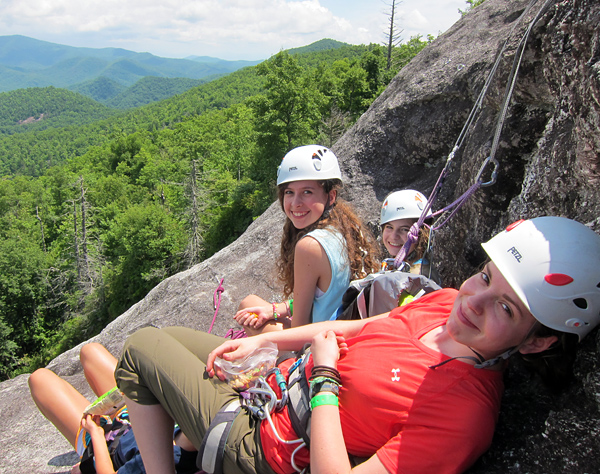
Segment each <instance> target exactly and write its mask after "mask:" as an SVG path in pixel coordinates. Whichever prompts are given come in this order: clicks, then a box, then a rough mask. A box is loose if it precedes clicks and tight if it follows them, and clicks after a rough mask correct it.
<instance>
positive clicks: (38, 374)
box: [27, 369, 58, 395]
mask: <svg viewBox="0 0 600 474" xmlns="http://www.w3.org/2000/svg"><path fill="white" fill-rule="evenodd" d="M56 377H58V376H57V375H56V374H55V373H54V372H52V371H51V370H48V369H37V370H36V371H35V372H34V373H32V374H31V375H30V376H29V379H28V380H27V384H28V385H29V391H30V392H31V394H32V395H34V392H36V391H38V390H41V389H44V388H48V385H49V384H50V383H51V381H52V380H53V379H54V378H56Z"/></svg>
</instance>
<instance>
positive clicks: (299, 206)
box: [283, 180, 336, 229]
mask: <svg viewBox="0 0 600 474" xmlns="http://www.w3.org/2000/svg"><path fill="white" fill-rule="evenodd" d="M335 197H336V191H335V190H333V191H330V192H329V194H328V193H326V192H325V190H324V189H323V187H322V186H321V185H320V184H319V182H318V181H313V180H307V181H294V182H291V183H288V184H287V188H286V189H285V191H284V193H283V211H284V212H285V215H286V216H287V217H288V218H289V219H290V220H291V221H292V224H293V225H294V227H295V228H296V229H304V228H305V227H308V226H309V225H311V224H314V223H315V222H317V220H319V218H320V217H321V216H322V215H323V212H324V211H325V207H326V206H327V201H328V200H329V201H330V204H332V203H333V202H334V201H335Z"/></svg>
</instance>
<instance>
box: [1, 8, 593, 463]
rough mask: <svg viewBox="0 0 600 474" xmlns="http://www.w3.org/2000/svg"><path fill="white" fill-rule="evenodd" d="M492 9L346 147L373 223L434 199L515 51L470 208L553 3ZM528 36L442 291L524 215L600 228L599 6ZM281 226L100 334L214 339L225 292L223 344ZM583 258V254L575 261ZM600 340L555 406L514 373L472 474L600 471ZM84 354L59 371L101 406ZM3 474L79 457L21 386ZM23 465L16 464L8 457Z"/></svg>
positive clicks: (368, 116)
mask: <svg viewBox="0 0 600 474" xmlns="http://www.w3.org/2000/svg"><path fill="white" fill-rule="evenodd" d="M534 3H535V4H534V5H533V7H532V9H531V11H529V12H528V14H527V16H526V18H524V19H521V20H520V21H517V20H518V19H519V17H520V15H521V13H522V12H523V11H524V10H525V9H526V7H527V6H528V5H529V0H510V1H509V0H487V1H486V2H485V3H484V4H483V5H482V6H480V7H478V8H476V9H475V10H473V11H472V12H471V13H469V14H468V15H467V16H466V17H464V18H463V19H461V20H460V21H459V22H457V23H456V24H455V25H454V26H453V27H452V28H451V29H450V30H449V31H447V32H446V33H444V34H443V35H442V36H440V37H439V38H438V39H437V40H436V41H434V42H433V43H432V44H431V45H430V46H429V47H427V48H426V49H425V50H423V51H422V52H421V53H420V54H419V55H418V56H417V57H416V58H415V59H414V60H413V61H412V62H411V63H410V64H409V65H408V66H407V67H406V68H404V69H403V70H402V71H401V72H400V74H399V75H398V76H397V77H396V78H395V79H394V81H393V82H392V83H391V84H390V86H389V87H388V88H387V90H386V91H385V92H384V94H382V96H381V97H379V98H378V99H377V100H376V101H375V102H374V103H373V105H372V107H371V108H370V109H369V110H368V111H367V112H366V113H365V114H364V115H363V116H362V117H361V118H360V120H359V121H358V122H357V123H356V125H355V126H354V127H353V128H352V129H351V130H349V131H348V133H346V134H345V135H344V137H342V139H341V140H340V141H339V142H338V143H337V144H336V146H335V148H334V151H335V152H336V153H337V154H338V156H339V157H340V158H341V160H342V161H343V163H342V167H343V172H344V174H345V176H346V178H347V180H346V182H348V183H349V184H348V185H347V186H346V191H345V192H346V198H347V199H348V200H349V201H351V202H352V204H353V205H354V206H355V207H356V208H357V209H358V210H359V212H360V214H361V215H362V216H363V217H364V218H365V220H368V221H370V222H371V223H372V224H375V223H376V219H377V216H378V212H379V206H380V203H381V201H382V200H383V198H384V197H385V195H386V194H387V193H388V192H390V191H392V190H396V189H402V188H405V187H413V188H416V189H420V190H421V191H423V192H425V193H426V194H427V193H429V192H430V191H431V190H432V188H433V187H434V184H435V182H436V180H437V177H438V175H439V173H440V171H441V169H442V168H443V166H444V163H445V161H446V157H447V156H448V154H449V152H450V150H451V149H452V148H453V146H454V144H455V142H456V140H457V137H458V136H459V133H460V131H461V129H462V127H463V125H464V123H465V121H466V119H467V117H468V115H469V112H470V110H471V108H472V106H473V104H474V102H475V101H476V99H477V97H478V95H479V92H480V90H481V87H482V85H483V84H484V81H485V78H486V77H487V75H488V73H489V71H490V69H491V66H492V64H493V62H494V60H495V57H496V55H497V54H498V52H499V51H500V49H501V47H502V45H503V43H504V42H505V40H506V39H507V38H508V41H507V47H506V49H505V51H504V53H503V56H502V60H501V62H500V65H499V68H498V70H497V72H496V75H495V78H494V80H493V81H492V83H491V85H490V88H489V91H488V94H487V96H486V98H485V100H484V102H483V105H482V107H481V110H480V112H479V113H478V118H477V120H476V121H475V123H474V124H473V126H472V127H471V128H470V129H469V130H468V131H467V133H466V135H465V140H464V142H463V143H462V146H461V147H460V149H459V150H458V152H457V154H456V156H455V158H454V160H453V162H454V164H453V167H452V169H451V171H450V173H449V174H448V176H447V178H446V180H445V182H444V184H443V187H442V190H441V193H440V196H439V198H438V201H436V203H435V206H434V209H441V208H442V207H444V206H446V205H447V204H449V203H450V202H452V201H453V200H454V199H456V198H457V197H458V196H460V195H461V194H462V193H463V192H464V191H465V190H466V189H467V188H468V187H469V186H470V185H471V184H472V183H473V182H474V180H475V177H476V175H477V171H478V170H479V167H480V165H481V163H482V161H483V159H485V157H487V156H488V155H489V153H490V148H491V144H492V139H493V136H494V128H495V125H496V122H497V120H498V115H499V112H500V109H501V105H502V101H503V97H504V93H505V86H506V82H507V77H508V76H509V73H510V71H511V68H512V64H513V58H514V55H515V50H516V47H517V45H518V43H519V41H520V39H521V37H522V35H523V33H524V31H525V29H526V27H527V25H528V20H530V19H531V18H532V17H533V16H534V15H535V13H537V11H538V10H539V9H540V8H541V7H542V5H543V4H544V0H538V1H537V2H534ZM546 3H548V9H547V11H546V12H545V13H544V14H543V15H542V17H541V18H540V20H539V21H538V22H537V23H536V24H535V26H534V27H533V29H532V33H531V37H530V39H529V41H528V43H527V47H526V49H525V52H524V55H523V62H522V66H521V69H520V72H519V76H518V79H517V82H516V87H515V89H514V94H513V100H512V105H511V107H510V109H509V112H508V114H507V116H506V121H505V124H504V128H503V132H502V135H501V139H500V142H499V147H498V152H497V154H496V158H497V160H498V162H499V169H498V171H499V175H498V180H497V182H496V184H494V185H493V186H489V187H486V188H483V189H481V190H479V191H478V192H477V193H476V194H475V195H474V196H472V197H471V198H470V199H469V200H468V201H467V203H466V204H465V205H464V207H463V208H462V209H461V210H459V211H458V213H457V214H456V215H455V216H454V217H453V218H452V219H450V221H449V222H448V223H447V224H446V225H445V226H444V227H442V228H441V230H439V231H438V232H437V234H436V240H435V256H436V263H437V265H438V268H439V269H440V272H441V274H442V277H443V278H444V283H445V284H446V285H447V286H457V285H458V284H459V283H460V282H461V281H462V280H463V279H464V278H465V277H466V276H468V275H469V274H470V273H471V272H473V270H474V268H475V267H476V265H478V264H479V263H480V262H481V261H482V260H483V253H482V250H481V248H480V246H479V243H480V242H482V241H484V240H487V239H488V238H489V237H490V236H491V235H493V234H494V233H495V232H497V231H498V230H500V229H501V228H503V227H504V226H506V225H507V224H509V223H510V222H512V221H514V220H516V219H518V218H527V217H535V216H538V215H562V216H567V217H571V218H574V219H577V220H579V221H581V222H583V223H586V224H588V225H589V226H590V227H591V228H592V229H594V230H596V231H599V230H600V218H599V217H598V216H599V215H600V212H599V211H600V195H599V194H598V192H597V191H596V189H597V186H598V179H599V172H598V163H599V160H600V62H599V61H600V33H599V30H598V26H597V25H598V24H600V4H599V3H598V2H597V0H563V1H560V0H548V2H546ZM282 223H283V216H282V213H281V211H280V210H279V208H278V206H277V205H273V206H271V208H270V209H269V210H268V211H267V212H266V213H265V214H264V215H263V216H261V217H260V218H259V219H257V220H256V221H255V222H254V223H253V224H252V225H251V226H250V228H249V229H248V230H247V231H246V233H245V234H244V235H243V236H242V237H240V239H238V241H236V242H235V243H233V244H232V245H230V246H229V247H227V248H226V249H223V250H222V251H221V252H219V253H218V254H216V255H215V256H213V257H212V258H210V259H209V260H207V261H205V262H203V263H202V264H199V265H197V266H196V267H194V268H192V269H190V270H188V271H186V272H183V273H180V274H178V275H175V276H173V277H171V278H169V279H167V280H165V281H164V282H162V283H161V284H159V285H158V286H157V287H156V288H155V289H154V290H152V291H151V292H150V293H149V294H148V296H147V297H146V298H145V299H144V300H143V301H141V302H140V303H138V304H136V305H135V306H133V307H132V308H130V309H129V310H128V311H127V312H126V313H125V314H123V315H122V316H121V317H119V318H118V319H117V320H115V321H114V322H113V323H111V324H110V325H109V326H108V327H106V328H105V330H104V331H103V332H102V333H101V334H100V335H98V336H97V337H95V338H94V340H95V341H98V342H101V343H103V344H104V345H105V346H107V347H108V348H109V350H110V351H111V352H112V353H113V354H115V355H118V354H119V352H120V348H121V347H122V344H123V341H124V339H125V338H126V337H127V336H128V335H129V334H131V333H132V332H134V331H135V330H136V329H138V328H140V327H143V326H147V325H155V326H159V327H164V326H169V325H183V326H190V327H194V328H197V329H201V330H208V329H209V327H210V326H211V322H212V319H213V314H214V307H213V292H214V291H215V289H216V287H217V284H218V279H220V278H224V287H225V292H224V293H223V299H222V303H221V307H220V311H219V315H218V316H217V318H216V321H215V324H214V327H213V329H212V332H213V333H215V334H220V335H224V334H225V333H226V331H227V330H228V329H229V328H230V327H233V326H234V324H233V323H232V320H231V316H232V315H233V313H234V311H235V308H236V306H237V304H238V302H239V300H240V299H241V298H242V297H243V296H245V295H247V294H249V293H257V294H260V295H261V296H263V297H265V298H266V299H276V298H277V297H278V296H279V291H280V286H279V284H278V282H277V280H276V277H275V274H274V258H275V257H274V256H275V255H276V254H277V252H278V242H279V239H280V234H279V232H278V231H274V229H281V227H282ZM573 252H577V249H573ZM598 342H599V340H598V336H597V334H596V332H594V333H592V334H591V335H590V336H588V338H587V339H586V340H585V341H584V342H583V343H582V344H581V346H582V347H581V351H580V356H579V357H578V360H577V363H576V380H575V381H574V383H573V384H572V386H571V387H570V388H569V389H568V390H567V391H566V392H563V393H561V394H551V393H549V392H548V391H547V390H545V389H544V388H543V387H541V386H540V385H539V384H538V382H537V381H536V380H535V379H532V378H531V377H530V376H529V375H528V374H527V373H526V372H525V371H524V370H523V369H522V368H521V367H520V366H519V364H518V363H517V364H514V366H513V367H512V369H511V370H510V372H509V373H508V374H507V380H506V383H507V390H506V394H505V397H504V401H503V408H502V413H501V415H500V421H499V424H498V429H497V433H496V437H495V440H494V443H493V446H492V448H491V449H490V451H489V452H488V453H486V454H485V455H484V456H483V457H482V458H481V459H480V460H479V461H478V462H477V464H476V465H475V466H473V468H472V469H471V470H470V471H469V472H471V473H532V472H533V473H542V472H544V473H564V472H573V473H574V472H577V473H584V472H599V471H600V461H598V460H597V459H598V456H597V455H596V453H597V452H598V448H600V441H599V440H600V437H599V436H598V432H599V431H600V414H599V404H600V396H599V395H598V394H599V393H600V372H599V370H598V366H599V360H598V350H599V348H598ZM78 352H79V351H78V348H75V349H72V350H70V351H68V352H66V353H64V354H62V355H61V356H59V357H58V358H56V359H55V360H53V361H52V362H51V363H50V365H49V366H48V367H49V368H50V369H51V370H53V371H55V372H57V373H58V374H59V375H61V376H63V377H65V378H66V379H67V380H69V381H70V382H71V383H73V384H74V385H75V386H76V387H77V388H78V389H80V390H82V391H84V393H86V394H87V395H91V392H90V390H89V389H88V388H87V384H86V383H85V380H84V378H83V376H82V373H81V368H80V366H79V364H78ZM0 433H1V438H2V442H3V447H2V451H3V453H5V454H4V455H3V456H2V459H0V472H2V473H7V474H9V473H32V472H36V473H58V472H68V471H69V467H68V466H70V465H71V464H73V463H75V462H76V458H75V457H74V454H73V452H72V449H71V447H70V445H69V444H68V443H67V442H66V441H64V440H63V439H62V437H61V436H60V435H59V433H58V432H57V431H56V430H55V429H54V428H53V427H52V425H51V424H50V423H49V422H47V421H46V420H45V419H44V418H43V417H42V416H41V415H40V414H39V413H38V411H37V410H36V407H35V406H34V404H33V403H32V401H31V399H30V397H29V392H28V389H27V376H26V375H22V376H20V377H17V378H15V379H12V380H9V381H6V382H3V383H2V384H0ZM8 453H11V454H10V455H7V454H8Z"/></svg>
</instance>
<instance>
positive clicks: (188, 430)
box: [115, 327, 273, 474]
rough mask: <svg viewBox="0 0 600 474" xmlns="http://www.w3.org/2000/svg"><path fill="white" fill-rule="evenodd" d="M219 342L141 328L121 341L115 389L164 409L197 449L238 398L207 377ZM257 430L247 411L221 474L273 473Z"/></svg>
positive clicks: (186, 332) (175, 330)
mask: <svg viewBox="0 0 600 474" xmlns="http://www.w3.org/2000/svg"><path fill="white" fill-rule="evenodd" d="M223 341H224V339H223V338H220V337H217V336H213V335H211V334H206V333H203V332H200V331H194V330H193V329H188V328H181V327H171V328H165V329H157V328H154V327H147V328H144V329H140V330H139V331H137V332H136V333H134V334H133V335H131V336H130V337H129V338H128V339H127V341H126V342H125V347H124V349H123V354H122V356H121V359H120V360H119V363H118V365H117V369H116V371H115V378H116V379H117V385H118V387H119V388H120V389H121V391H122V392H123V393H125V395H126V396H127V397H128V398H130V399H131V400H134V401H135V402H137V403H139V404H141V405H156V404H160V405H162V407H163V408H164V409H165V410H166V411H167V413H169V415H171V417H172V418H173V419H174V420H175V422H176V423H177V424H178V425H179V426H180V427H181V429H182V431H183V432H184V433H185V435H186V436H187V437H188V438H189V440H190V441H191V442H192V443H193V444H194V446H195V447H196V448H199V447H200V445H201V443H202V438H203V437H204V434H205V433H206V430H207V429H208V426H209V425H210V422H211V420H212V419H213V418H214V417H215V415H216V414H217V413H218V412H219V410H220V409H221V408H222V407H223V406H224V405H226V404H227V403H228V402H230V401H232V400H234V399H236V398H237V397H238V394H237V392H235V391H234V390H233V389H232V388H231V387H230V386H229V385H228V384H226V383H224V382H221V381H220V380H218V379H217V378H216V377H215V378H212V379H211V378H209V377H208V375H207V374H206V364H205V362H206V360H207V357H208V354H209V353H210V351H212V350H213V349H214V348H215V347H217V346H218V345H219V344H221V343H222V342H223ZM259 427H260V422H259V421H258V420H256V419H254V418H252V417H251V416H250V415H249V414H248V413H247V412H246V411H245V410H242V411H241V412H240V413H239V415H238V416H237V417H236V419H235V421H234V422H233V425H232V427H231V431H230V432H229V437H228V439H227V446H226V448H225V457H224V459H223V472H224V473H225V474H237V473H240V474H242V473H243V474H250V473H261V474H262V473H266V474H273V470H272V469H271V467H270V466H269V464H268V462H267V461H266V459H265V457H264V454H263V451H262V447H261V442H260V430H259ZM134 428H135V427H134Z"/></svg>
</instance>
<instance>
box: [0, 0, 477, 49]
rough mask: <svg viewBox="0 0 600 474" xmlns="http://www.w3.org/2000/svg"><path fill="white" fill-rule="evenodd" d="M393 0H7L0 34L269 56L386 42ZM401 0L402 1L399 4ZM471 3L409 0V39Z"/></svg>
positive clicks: (444, 25) (403, 9)
mask: <svg viewBox="0 0 600 474" xmlns="http://www.w3.org/2000/svg"><path fill="white" fill-rule="evenodd" d="M391 2H392V0H93V1H90V0H0V36H4V35H23V36H29V37H31V38H35V39H39V40H43V41H49V42H52V43H59V44H64V45H69V46H85V47H91V48H105V47H116V48H124V49H128V50H132V51H136V52H149V53H152V54H155V55H157V56H163V57H170V58H185V57H188V56H212V57H217V58H221V59H227V60H238V59H245V60H261V59H266V58H268V57H270V56H272V55H273V54H276V53H277V52H278V51H280V50H282V49H289V48H297V47H300V46H305V45H307V44H310V43H313V42H315V41H318V40H320V39H323V38H332V39H335V40H338V41H343V42H346V43H350V44H369V43H379V44H381V43H383V42H384V41H385V36H386V31H387V30H388V28H389V26H388V25H389V19H388V15H389V12H390V11H391V7H390V5H391ZM397 3H398V2H397ZM459 8H461V9H465V8H466V2H465V0H403V1H402V2H400V3H399V4H398V5H397V8H396V23H397V25H398V26H399V28H400V29H401V30H403V31H402V33H401V35H400V36H401V38H403V39H404V40H408V39H409V38H410V37H411V36H414V35H417V34H421V35H423V36H426V35H427V34H433V35H436V36H437V35H438V34H439V33H442V32H444V31H445V30H447V29H448V28H449V27H450V26H452V24H453V23H455V22H456V21H457V20H458V19H459V18H460V14H459V12H458V9H459Z"/></svg>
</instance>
